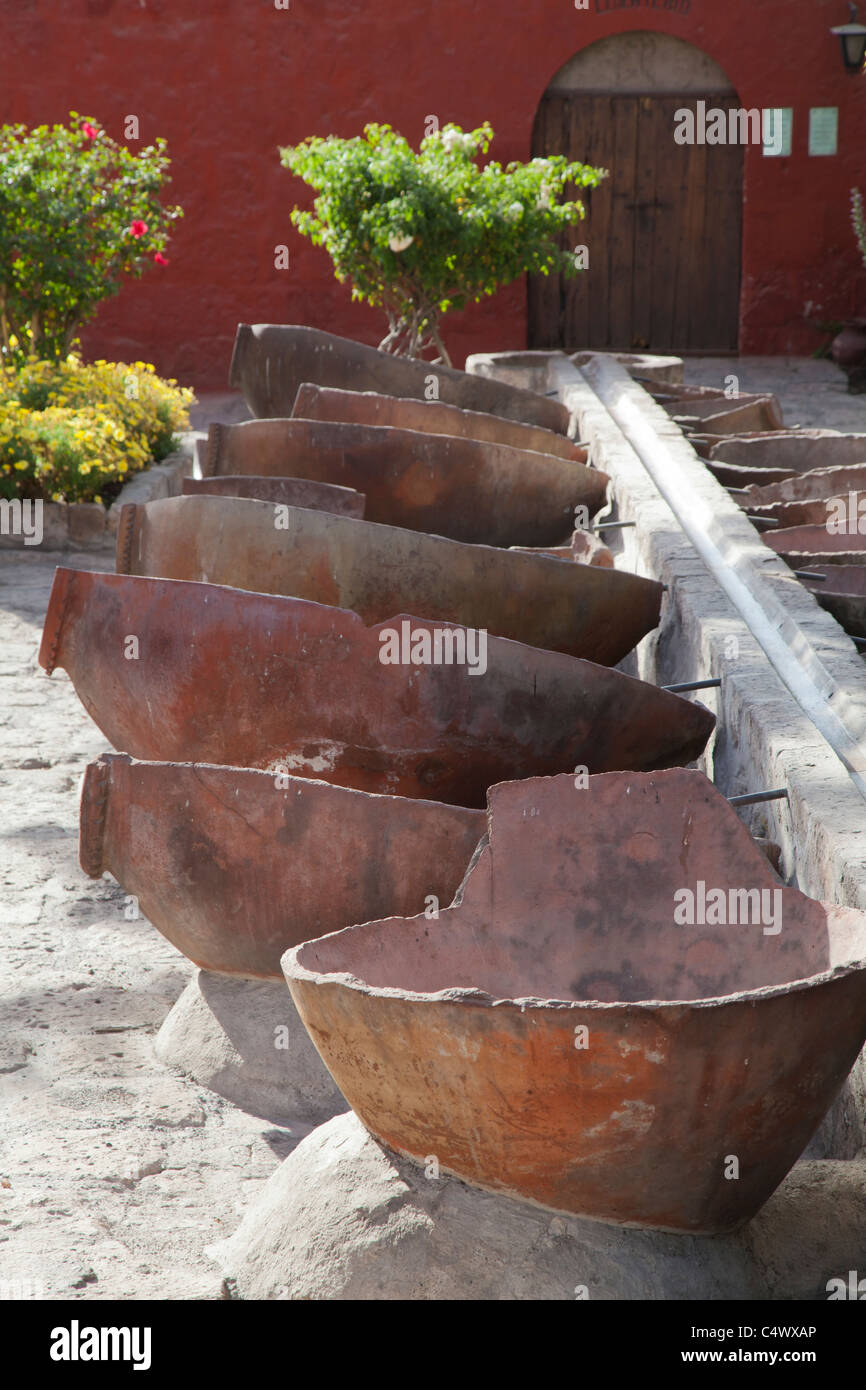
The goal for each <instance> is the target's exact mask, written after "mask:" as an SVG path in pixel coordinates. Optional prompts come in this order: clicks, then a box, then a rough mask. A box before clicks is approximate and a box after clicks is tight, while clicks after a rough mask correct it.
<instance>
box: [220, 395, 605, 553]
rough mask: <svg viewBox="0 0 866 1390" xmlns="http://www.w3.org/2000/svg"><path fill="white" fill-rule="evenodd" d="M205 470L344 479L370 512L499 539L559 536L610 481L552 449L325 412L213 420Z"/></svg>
mask: <svg viewBox="0 0 866 1390" xmlns="http://www.w3.org/2000/svg"><path fill="white" fill-rule="evenodd" d="M204 471H205V472H206V473H207V475H208V476H209V477H210V476H219V475H220V474H222V473H257V474H265V475H275V476H280V475H283V474H290V475H291V476H293V477H299V478H314V479H317V480H319V481H321V482H327V483H339V484H341V485H342V486H344V487H352V488H356V489H357V490H358V491H359V492H363V493H364V495H365V497H366V499H367V500H366V507H365V511H364V516H365V517H366V519H367V520H368V521H377V522H381V523H384V524H385V525H387V526H403V527H407V528H408V529H409V530H412V531H431V532H435V533H436V534H437V535H440V536H448V537H450V538H451V539H452V540H456V541H468V542H470V543H476V544H481V545H500V546H508V545H551V544H558V543H559V542H560V541H562V540H563V538H564V537H565V536H569V535H570V534H571V532H572V529H573V527H574V518H575V507H576V506H578V505H582V506H584V507H586V508H587V509H588V511H589V512H590V514H593V513H595V512H596V511H598V509H599V507H601V505H602V503H603V502H604V497H605V492H606V488H607V483H608V478H607V475H606V474H604V473H600V472H598V471H597V470H596V469H593V468H587V467H586V466H585V465H584V464H581V463H575V462H571V461H569V460H567V459H560V458H555V457H554V456H553V455H552V454H536V453H529V452H528V451H526V450H523V449H513V448H511V446H510V445H506V444H485V443H483V442H482V441H480V440H477V439H455V438H453V437H452V436H451V435H443V434H432V435H427V434H421V433H420V432H419V431H418V430H396V429H391V428H389V427H383V426H378V425H346V424H339V423H336V424H335V423H334V422H332V421H321V420H245V421H244V422H243V424H240V425H220V424H215V425H211V427H210V433H209V436H208V449H207V455H206V458H205V463H204Z"/></svg>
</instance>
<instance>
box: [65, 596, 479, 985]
mask: <svg viewBox="0 0 866 1390" xmlns="http://www.w3.org/2000/svg"><path fill="white" fill-rule="evenodd" d="M181 582H183V581H181ZM112 763H123V764H124V765H125V766H127V767H183V768H194V769H199V768H200V769H201V770H202V771H204V772H220V773H227V774H228V773H233V772H243V773H245V774H246V775H247V776H248V777H263V778H265V779H266V780H267V781H268V782H273V781H274V779H275V778H276V777H284V778H287V779H288V781H289V782H290V783H291V784H294V783H297V785H298V789H299V790H302V789H303V788H305V787H322V788H325V789H327V791H329V792H330V793H332V794H333V796H334V800H335V801H337V800H343V799H345V798H346V797H361V798H363V799H364V800H366V801H399V802H400V803H401V804H405V805H408V806H410V807H415V806H421V807H423V806H435V807H436V808H437V810H439V809H442V808H444V809H445V810H447V811H454V812H458V811H463V812H465V813H466V815H468V816H478V817H480V818H482V820H483V817H484V815H485V812H484V810H483V809H482V808H481V807H477V806H458V805H456V804H455V803H454V802H451V801H436V800H434V799H433V798H432V797H429V796H428V797H422V796H419V797H414V796H412V797H408V796H400V795H399V794H398V793H397V792H368V791H364V790H363V789H362V788H360V787H344V786H343V785H342V784H340V783H339V782H329V781H328V780H327V779H326V778H324V777H298V776H296V775H295V774H294V773H292V772H282V771H281V770H280V769H279V768H273V769H272V770H269V769H267V768H263V767H243V766H242V765H241V764H240V763H205V762H195V761H190V762H181V761H179V760H177V759H172V758H134V757H133V756H132V755H131V754H130V753H123V752H116V751H115V750H114V749H113V748H112V749H108V750H106V751H105V752H104V753H100V754H99V755H98V757H96V758H90V759H88V761H87V763H86V765H85V768H84V772H82V774H81V777H82V780H83V778H84V776H85V775H86V772H87V769H88V768H89V767H98V766H102V767H109V768H110V767H111V764H112ZM291 789H292V788H291V786H289V787H280V788H278V790H280V791H291ZM479 824H481V821H479ZM483 833H484V827H483V824H482V828H481V830H480V831H479V839H480V838H481V835H483ZM344 930H345V929H344ZM329 935H337V933H336V932H333V933H329ZM272 978H274V979H277V978H279V977H278V976H273V977H272Z"/></svg>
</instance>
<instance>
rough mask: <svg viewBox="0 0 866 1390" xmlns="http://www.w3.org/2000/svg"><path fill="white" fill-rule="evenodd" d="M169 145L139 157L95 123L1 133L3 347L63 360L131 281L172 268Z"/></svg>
mask: <svg viewBox="0 0 866 1390" xmlns="http://www.w3.org/2000/svg"><path fill="white" fill-rule="evenodd" d="M168 165H169V160H168V157H167V155H166V153H165V141H164V140H157V142H156V143H155V144H154V145H148V146H146V147H145V148H144V149H142V150H140V151H138V152H137V153H135V152H133V151H132V150H129V149H127V147H126V146H125V145H120V144H118V143H117V142H116V141H114V140H112V139H111V138H110V137H109V136H108V135H106V133H105V131H104V130H101V129H100V128H99V126H98V125H97V123H96V122H95V121H93V120H85V119H83V118H82V117H80V116H79V115H78V114H77V112H75V111H72V112H70V124H69V125H68V126H64V125H54V126H46V125H43V126H37V127H36V128H35V129H33V130H28V128H27V127H26V126H23V125H6V126H3V127H0V350H2V354H3V356H4V358H5V359H6V361H7V362H9V361H11V360H12V359H13V358H17V359H19V360H20V359H22V358H24V357H26V356H27V355H31V354H34V355H36V356H37V357H45V358H50V359H52V360H55V361H60V360H62V359H63V358H64V357H65V356H66V354H67V352H69V350H70V348H71V347H72V344H73V342H74V341H75V337H76V334H77V331H78V329H79V327H80V325H81V324H82V323H83V322H84V321H85V320H86V319H89V318H90V317H92V315H93V314H94V313H95V312H96V309H97V307H98V305H99V304H100V303H101V301H102V300H104V299H106V298H108V297H109V296H111V295H114V294H116V293H117V291H118V289H119V288H120V284H121V282H122V279H123V277H124V276H133V277H138V276H140V275H141V274H142V273H143V271H144V269H145V267H147V266H150V265H153V264H154V262H155V263H156V264H157V265H167V264H168V262H167V260H166V257H165V255H164V254H163V253H164V251H165V247H166V243H167V241H168V234H169V231H170V228H171V223H172V222H173V221H174V220H175V219H176V218H178V217H180V216H182V213H181V209H180V208H177V207H164V206H163V205H162V203H161V201H160V192H161V190H162V187H163V185H164V184H165V183H166V182H167V172H166V171H167V169H168Z"/></svg>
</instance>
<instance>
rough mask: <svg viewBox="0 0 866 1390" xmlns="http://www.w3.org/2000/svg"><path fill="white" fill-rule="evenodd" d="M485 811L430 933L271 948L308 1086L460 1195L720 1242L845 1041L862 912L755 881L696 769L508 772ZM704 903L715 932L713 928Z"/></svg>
mask: <svg viewBox="0 0 866 1390" xmlns="http://www.w3.org/2000/svg"><path fill="white" fill-rule="evenodd" d="M489 800H490V813H489V843H487V844H484V843H483V842H482V845H483V847H482V848H481V849H480V851H479V853H478V855H477V856H476V858H475V860H474V862H473V865H472V867H471V869H470V871H469V874H468V875H467V878H466V881H465V884H464V886H463V889H462V890H461V894H458V898H457V900H456V901H455V903H454V905H453V906H452V907H450V908H448V909H447V910H446V911H444V912H442V913H440V916H439V919H438V921H428V920H426V919H425V918H424V917H423V916H415V917H408V918H401V917H391V918H388V919H386V920H384V921H379V922H368V923H366V924H364V925H359V926H353V927H348V928H346V929H345V930H344V931H341V932H337V933H335V934H334V935H332V936H326V937H323V938H321V939H320V940H318V941H312V942H308V943H306V944H305V945H303V946H298V947H295V948H293V949H292V950H290V951H289V952H287V954H286V955H285V956H284V957H283V968H284V970H285V974H286V978H287V980H288V983H289V988H290V989H291V992H292V997H293V999H294V1001H295V1004H296V1005H297V1008H298V1012H299V1013H300V1015H301V1018H302V1019H303V1021H304V1023H305V1024H306V1026H307V1029H308V1031H309V1033H310V1036H311V1038H312V1039H313V1042H314V1043H315V1044H316V1047H317V1048H318V1049H319V1052H320V1053H321V1056H322V1058H323V1060H324V1062H325V1064H326V1065H327V1067H328V1070H329V1071H330V1072H331V1074H332V1076H333V1077H334V1079H335V1081H336V1082H337V1085H338V1086H339V1087H340V1089H341V1091H342V1092H343V1094H344V1095H345V1097H346V1099H347V1100H348V1101H349V1103H350V1105H351V1106H352V1107H353V1109H354V1110H355V1111H356V1112H357V1114H358V1115H359V1117H360V1118H361V1120H362V1121H363V1122H364V1124H365V1125H366V1126H367V1127H368V1128H369V1129H370V1130H371V1131H372V1133H373V1134H374V1135H375V1136H376V1137H377V1138H378V1139H380V1140H381V1141H382V1142H383V1143H384V1144H386V1145H388V1146H389V1147H390V1148H392V1149H394V1150H396V1151H398V1152H399V1153H402V1154H405V1155H408V1156H409V1157H410V1158H413V1159H415V1160H416V1161H417V1162H420V1163H424V1162H425V1160H427V1159H428V1158H429V1157H430V1156H433V1157H435V1158H436V1159H437V1160H438V1164H439V1168H440V1170H444V1171H446V1172H449V1173H454V1174H456V1175H457V1176H458V1177H460V1178H463V1179H464V1180H465V1181H467V1182H472V1183H476V1184H478V1185H479V1186H482V1187H486V1188H490V1189H493V1190H495V1191H500V1192H505V1193H508V1194H510V1195H511V1196H516V1197H521V1198H524V1199H526V1200H528V1201H532V1202H539V1203H541V1204H543V1205H544V1206H546V1207H552V1208H555V1209H556V1210H559V1211H564V1212H570V1213H574V1214H577V1215H580V1216H586V1217H592V1218H594V1219H597V1220H602V1221H613V1222H618V1223H620V1224H624V1225H634V1226H647V1227H656V1228H660V1229H664V1230H670V1231H681V1232H689V1233H694V1234H707V1235H713V1234H717V1233H720V1232H723V1231H728V1230H731V1229H733V1228H734V1227H736V1226H737V1225H739V1224H740V1223H741V1222H743V1221H745V1220H748V1218H750V1217H751V1216H753V1215H754V1214H755V1212H757V1211H758V1209H759V1208H760V1207H761V1205H762V1204H763V1203H764V1202H765V1201H766V1200H767V1198H768V1197H769V1196H770V1194H771V1193H772V1192H773V1190H774V1189H775V1188H776V1187H777V1186H778V1184H779V1183H780V1182H781V1180H782V1178H783V1177H784V1176H785V1174H786V1173H787V1172H788V1170H789V1169H790V1168H791V1166H792V1164H793V1163H794V1162H795V1160H796V1159H797V1158H798V1156H799V1155H800V1154H801V1153H802V1151H803V1149H804V1147H805V1145H806V1143H807V1141H808V1140H809V1138H810V1136H811V1134H812V1133H813V1132H814V1130H815V1129H816V1128H817V1126H818V1124H819V1123H820V1121H821V1118H822V1116H823V1115H824V1113H825V1111H826V1110H827V1108H828V1107H829V1106H830V1104H831V1103H832V1101H833V1099H834V1097H835V1095H836V1093H837V1092H838V1090H839V1088H840V1086H841V1084H842V1082H843V1080H844V1078H845V1076H846V1074H847V1073H848V1071H849V1070H850V1068H851V1066H852V1064H853V1063H854V1061H855V1059H856V1057H857V1055H858V1053H859V1051H860V1048H861V1047H862V1045H863V1041H864V1038H866V914H863V913H860V912H857V911H855V910H853V909H850V908H840V907H834V906H831V905H830V904H827V903H818V902H814V901H812V900H811V899H809V898H807V897H805V896H804V895H803V894H801V893H799V892H797V891H796V890H795V889H793V888H783V887H781V886H780V883H779V880H778V878H777V877H776V876H775V874H774V873H773V871H772V870H771V868H770V866H769V865H768V863H767V861H766V859H765V858H764V856H763V854H762V853H761V851H760V850H759V849H758V848H757V847H756V846H755V845H753V843H752V841H751V838H750V836H749V834H748V832H747V830H746V828H745V827H744V826H743V825H742V823H741V822H740V821H739V820H738V817H737V815H736V814H735V812H734V811H733V810H732V809H731V808H730V807H729V806H728V804H727V803H726V801H725V800H724V798H723V797H722V796H721V795H720V794H719V793H718V792H717V791H716V790H715V788H714V787H713V786H712V784H711V783H710V782H708V781H707V779H706V778H705V777H703V775H702V774H701V773H698V772H690V771H685V770H681V769H680V770H676V771H671V772H666V773H660V774H651V775H643V776H635V775H632V774H627V773H620V774H615V775H612V776H607V777H595V778H590V779H589V783H588V786H585V787H583V788H582V789H579V790H578V789H576V788H575V784H574V780H573V779H572V778H571V777H555V778H550V779H544V780H542V779H532V780H530V781H528V782H522V783H514V782H512V783H508V784H506V785H503V786H498V787H495V788H493V789H492V790H491V792H490V798H489ZM711 893H712V894H716V893H718V894H719V897H713V898H712V899H710V898H709V895H710V894H711ZM731 893H734V894H735V895H736V896H735V897H734V898H733V899H732V898H731ZM749 893H752V894H753V895H755V894H756V895H757V897H756V898H755V897H752V898H751V899H750V898H749V897H748V896H747V895H748V894H749ZM708 900H709V901H710V902H711V903H712V908H711V909H709V908H708V907H707V902H708ZM720 901H723V902H724V904H725V909H724V920H727V919H728V918H730V917H731V916H733V917H735V918H737V919H738V920H739V922H740V924H739V925H736V924H727V925H716V919H717V918H718V917H720V916H722V913H721V909H720V907H719V903H720ZM689 902H690V903H691V913H689ZM755 902H757V909H755V906H754V905H755ZM732 903H733V911H732ZM689 915H690V916H691V922H692V924H691V925H690V924H689V920H688V918H689ZM707 918H709V919H710V923H709V924H708V923H707ZM755 918H757V920H755ZM776 927H779V930H776Z"/></svg>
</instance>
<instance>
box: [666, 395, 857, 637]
mask: <svg viewBox="0 0 866 1390" xmlns="http://www.w3.org/2000/svg"><path fill="white" fill-rule="evenodd" d="M644 384H645V385H646V387H647V389H648V390H649V391H651V392H652V393H653V395H654V396H655V398H656V400H657V401H658V402H659V403H660V404H661V405H663V406H664V408H665V409H666V410H667V411H668V413H669V414H671V415H672V416H673V418H674V419H675V420H676V421H677V423H678V424H680V425H681V426H682V428H683V430H684V432H685V434H686V436H687V438H689V439H690V441H691V443H692V445H693V446H694V448H695V449H696V451H697V452H698V454H699V455H700V456H701V457H702V458H703V459H704V462H705V463H706V465H707V467H708V468H709V469H710V471H711V472H712V473H713V474H714V475H715V477H716V478H717V480H718V481H719V482H720V483H721V484H722V485H723V486H724V487H726V488H727V489H728V490H729V491H730V493H731V495H732V497H734V498H735V500H736V501H737V502H738V503H739V505H740V506H741V507H742V508H743V510H744V511H745V512H746V513H747V514H748V515H749V517H750V519H751V520H752V521H754V523H755V524H756V526H758V528H759V529H760V530H761V531H762V533H763V539H764V541H765V542H766V544H767V545H768V546H769V547H770V548H771V549H772V550H774V551H775V552H776V554H777V555H781V557H782V558H783V559H784V560H785V561H786V563H787V564H788V565H790V567H791V568H792V570H793V571H794V573H795V574H796V575H797V578H798V579H800V580H801V581H802V582H803V584H805V586H806V588H807V589H809V590H811V592H812V593H814V595H815V597H816V599H817V600H818V602H819V603H820V604H821V605H822V606H823V607H824V608H826V609H827V610H828V612H830V613H832V614H833V616H834V618H836V620H837V622H839V623H840V624H841V626H842V627H843V628H844V629H845V631H846V632H847V633H848V634H849V636H850V637H852V638H853V639H854V641H855V643H856V644H857V645H858V646H860V647H863V646H866V434H851V433H848V434H845V433H842V432H840V431H839V430H833V429H799V428H796V427H795V428H786V427H785V424H784V421H783V417H782V411H781V408H780V406H779V402H778V401H777V399H776V398H775V396H773V395H772V394H769V393H768V394H764V395H761V394H743V393H739V394H738V395H737V396H735V397H733V398H731V397H728V396H726V394H725V392H724V390H721V389H717V388H715V387H709V386H681V385H668V384H664V385H658V384H656V383H650V382H645V383H644Z"/></svg>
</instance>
